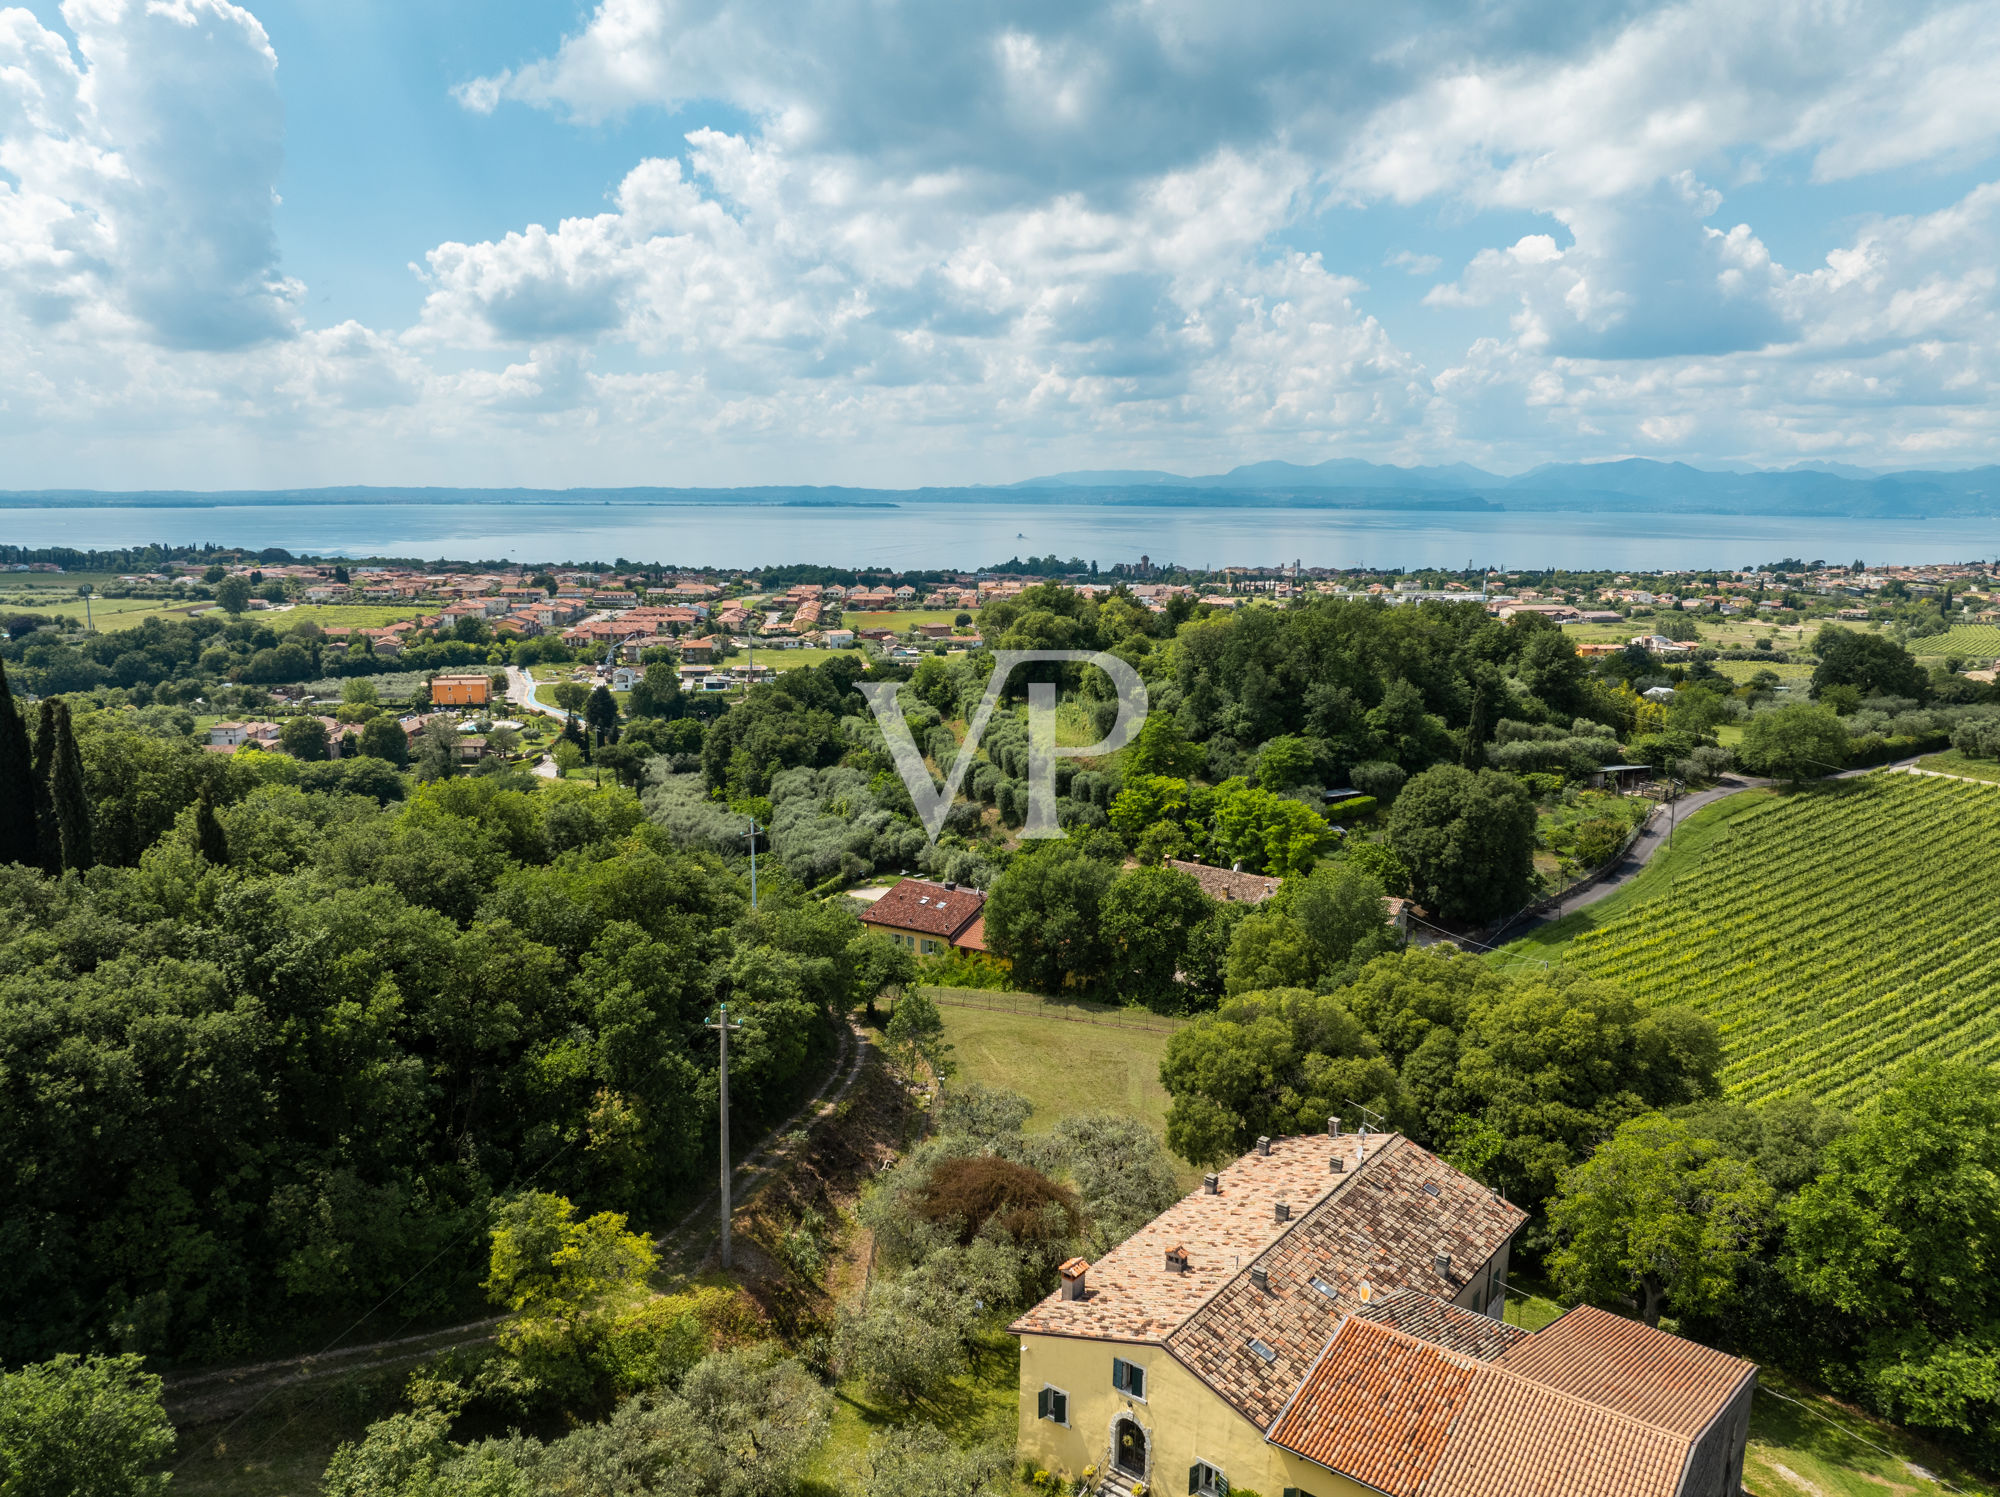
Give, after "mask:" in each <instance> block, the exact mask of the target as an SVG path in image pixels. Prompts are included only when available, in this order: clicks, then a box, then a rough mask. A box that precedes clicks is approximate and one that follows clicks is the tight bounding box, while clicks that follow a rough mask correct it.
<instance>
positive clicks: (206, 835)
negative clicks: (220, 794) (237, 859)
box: [194, 785, 229, 868]
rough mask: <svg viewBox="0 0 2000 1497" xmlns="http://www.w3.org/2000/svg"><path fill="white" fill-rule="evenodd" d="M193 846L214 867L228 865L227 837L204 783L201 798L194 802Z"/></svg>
mask: <svg viewBox="0 0 2000 1497" xmlns="http://www.w3.org/2000/svg"><path fill="white" fill-rule="evenodd" d="M194 846H195V851H196V852H198V853H200V854H201V855H202V856H203V857H204V858H206V859H207V860H208V861H209V862H211V863H213V864H215V866H216V867H218V868H226V867H228V866H229V837H228V834H227V833H225V832H224V831H223V830H222V823H221V822H220V821H218V820H216V816H215V802H214V801H213V800H212V799H210V798H209V793H208V787H207V786H206V785H204V786H202V790H201V798H200V799H199V800H197V801H196V802H195V803H194Z"/></svg>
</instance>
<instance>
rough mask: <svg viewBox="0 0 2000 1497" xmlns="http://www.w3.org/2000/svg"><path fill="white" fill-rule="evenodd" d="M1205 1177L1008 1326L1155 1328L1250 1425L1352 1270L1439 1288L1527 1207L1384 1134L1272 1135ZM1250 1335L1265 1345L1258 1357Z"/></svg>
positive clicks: (1283, 1389)
mask: <svg viewBox="0 0 2000 1497" xmlns="http://www.w3.org/2000/svg"><path fill="white" fill-rule="evenodd" d="M1335 1157H1338V1158H1339V1159H1340V1161H1341V1163H1342V1166H1343V1168H1342V1170H1341V1172H1340V1173H1338V1174H1336V1173H1333V1172H1332V1171H1331V1170H1330V1169H1329V1167H1328V1166H1329V1163H1330V1161H1331V1160H1332V1159H1333V1158H1335ZM1219 1183H1220V1187H1221V1189H1220V1192H1219V1194H1216V1195H1212V1196H1211V1195H1207V1194H1204V1193H1203V1192H1202V1191H1199V1190H1197V1191H1196V1192H1194V1193H1193V1194H1192V1195H1189V1196H1187V1197H1185V1198H1183V1199H1182V1200H1181V1201H1179V1202H1178V1203H1177V1204H1175V1205H1173V1206H1171V1207H1169V1208H1168V1209H1167V1210H1166V1211H1164V1212H1162V1213H1161V1214H1160V1215H1159V1216H1157V1217H1155V1218H1154V1219H1153V1220H1152V1221H1151V1222H1150V1223H1148V1224H1147V1225H1146V1226H1144V1227H1141V1228H1140V1229H1139V1230H1138V1231H1137V1232H1135V1233H1134V1234H1133V1235H1132V1236H1131V1237H1129V1238H1127V1239H1126V1240H1125V1241H1124V1242H1122V1243H1120V1244H1119V1245H1118V1246H1117V1247H1115V1248H1113V1249H1112V1250H1111V1251H1110V1252H1109V1253H1107V1254H1105V1256H1104V1257H1103V1258H1102V1259H1101V1260H1099V1261H1098V1262H1097V1263H1096V1264H1095V1265H1094V1266H1093V1267H1092V1268H1091V1270H1090V1277H1089V1282H1088V1293H1087V1294H1086V1296H1085V1297H1084V1298H1083V1299H1081V1300H1063V1299H1060V1298H1058V1297H1056V1296H1054V1295H1052V1296H1050V1297H1049V1298H1048V1299H1045V1300H1043V1301H1042V1302H1041V1303H1040V1304H1039V1305H1036V1306H1035V1307H1034V1308H1033V1309H1031V1310H1029V1311H1028V1312H1027V1313H1026V1314H1024V1315H1022V1316H1021V1318H1020V1319H1019V1320H1017V1321H1015V1322H1014V1325H1013V1327H1012V1329H1013V1330H1014V1331H1015V1332H1016V1333H1017V1334H1018V1333H1021V1332H1031V1333H1035V1334H1040V1335H1057V1336H1084V1337H1093V1338H1101V1339H1104V1340H1112V1341H1152V1342H1159V1343H1162V1344H1164V1345H1165V1346H1166V1347H1167V1349H1168V1350H1169V1351H1170V1352H1172V1353H1173V1355H1174V1356H1175V1358H1176V1359H1178V1360H1179V1361H1180V1362H1182V1363H1183V1364H1184V1365H1185V1366H1186V1367H1187V1368H1188V1369H1189V1370H1190V1371H1191V1372H1193V1373H1194V1374H1195V1375H1196V1376H1197V1377H1200V1378H1201V1379H1202V1380H1203V1381H1205V1382H1207V1383H1208V1384H1209V1386H1210V1387H1212V1388H1214V1389H1215V1390H1216V1391H1217V1392H1218V1393H1220V1394H1221V1395H1222V1396H1223V1397H1224V1398H1226V1399H1228V1400H1229V1402H1230V1403H1231V1404H1233V1405H1234V1406H1235V1407H1236V1408H1237V1409H1239V1410H1241V1411H1242V1412H1243V1414H1244V1415H1245V1417H1247V1418H1249V1419H1250V1420H1251V1421H1252V1422H1253V1423H1255V1424H1256V1425H1257V1426H1258V1427H1259V1428H1262V1427H1264V1426H1265V1425H1268V1424H1269V1423H1270V1422H1271V1419H1272V1418H1273V1417H1274V1416H1275V1415H1276V1414H1277V1412H1278V1410H1279V1409H1280V1408H1282V1407H1283V1405H1284V1403H1285V1400H1286V1399H1287V1398H1288V1397H1289V1396H1290V1395H1291V1392H1292V1390H1293V1389H1295V1388H1296V1387H1297V1386H1298V1385H1299V1381H1300V1379H1302V1378H1303V1377H1304V1376H1305V1373H1306V1369H1307V1368H1308V1367H1309V1366H1311V1364H1312V1360H1313V1358H1314V1357H1315V1356H1317V1355H1318V1354H1319V1351H1320V1348H1321V1347H1323V1346H1324V1345H1325V1344H1326V1341H1327V1338H1328V1337H1329V1336H1331V1335H1332V1334H1333V1332H1334V1328H1335V1327H1336V1326H1337V1325H1338V1324H1339V1322H1340V1318H1341V1316H1342V1315H1345V1314H1349V1313H1351V1312H1353V1311H1355V1310H1358V1309H1360V1308H1361V1307H1362V1306H1363V1305H1364V1304H1365V1303H1367V1301H1365V1300H1363V1298H1362V1297H1361V1295H1362V1288H1361V1286H1362V1285H1363V1284H1364V1283H1365V1284H1366V1285H1367V1286H1368V1293H1369V1295H1370V1296H1371V1297H1373V1296H1375V1295H1379V1294H1386V1293H1390V1292H1393V1291H1394V1290H1397V1289H1403V1288H1414V1289H1418V1290H1421V1291H1423V1292H1424V1293H1426V1294H1433V1295H1439V1296H1443V1297H1450V1296H1451V1295H1454V1294H1457V1293H1458V1292H1459V1290H1460V1289H1462V1288H1463V1287H1464V1284H1465V1282H1466V1276H1467V1275H1469V1274H1471V1273H1473V1272H1476V1271H1477V1270H1478V1269H1479V1267H1481V1266H1482V1265H1483V1264H1484V1263H1485V1262H1486V1260H1487V1259H1488V1258H1490V1257H1492V1255H1493V1254H1494V1253H1496V1252H1498V1251H1499V1249H1500V1246H1501V1244H1503V1243H1504V1242H1506V1241H1507V1239H1508V1238H1509V1237H1510V1236H1512V1235H1513V1233H1514V1232H1515V1231H1516V1230H1517V1229H1518V1228H1519V1227H1520V1225H1521V1223H1522V1222H1524V1221H1526V1220H1527V1215H1526V1213H1524V1212H1522V1211H1521V1210H1519V1209H1518V1208H1516V1207H1514V1206H1510V1205H1508V1204H1507V1203H1506V1202H1504V1201H1498V1200H1495V1199H1494V1198H1493V1196H1492V1194H1491V1193H1490V1192H1489V1191H1487V1190H1485V1189H1484V1188H1482V1187H1481V1186H1479V1185H1478V1184H1477V1183H1476V1182H1475V1181H1473V1180H1470V1179H1468V1178H1467V1177H1466V1176H1464V1175H1461V1174H1459V1173H1458V1172H1457V1171H1456V1170H1454V1169H1452V1168H1451V1167H1450V1166H1449V1165H1446V1164H1444V1163H1443V1162H1442V1161H1440V1160H1438V1159H1437V1158H1435V1157H1434V1156H1433V1155H1431V1154H1429V1153H1428V1152H1426V1151H1425V1150H1424V1149H1422V1148H1419V1147H1418V1146H1417V1145H1415V1144H1413V1143H1410V1142H1409V1141H1408V1140H1406V1139H1403V1138H1401V1137H1399V1136H1397V1135H1395V1134H1376V1135H1374V1136H1372V1137H1369V1138H1365V1139H1364V1138H1361V1137H1358V1136H1355V1135H1352V1134H1350V1135H1348V1136H1346V1137H1344V1138H1338V1139H1335V1138H1328V1137H1327V1136H1325V1135H1324V1134H1307V1135H1305V1136H1302V1137H1298V1138H1280V1139H1274V1140H1272V1143H1271V1152H1270V1153H1269V1154H1268V1155H1260V1154H1254V1153H1253V1154H1246V1155H1244V1157H1243V1158H1241V1159H1239V1160H1237V1161H1236V1163H1234V1164H1232V1165H1231V1166H1229V1168H1228V1169H1226V1170H1223V1171H1222V1172H1221V1174H1220V1176H1219ZM1426 1185H1430V1186H1433V1187H1435V1188H1436V1191H1437V1193H1436V1194H1435V1195H1433V1194H1431V1192H1430V1191H1428V1190H1426V1189H1425V1188H1424V1187H1425V1186H1426ZM1280 1201H1283V1202H1285V1203H1286V1205H1287V1206H1288V1207H1289V1208H1290V1209H1289V1215H1288V1219H1287V1220H1284V1221H1279V1220H1278V1219H1277V1213H1276V1210H1275V1207H1276V1205H1277V1203H1278V1202H1280ZM1172 1247H1184V1248H1185V1249H1186V1250H1187V1257H1188V1267H1187V1271H1186V1272H1185V1273H1175V1272H1172V1271H1170V1270H1168V1269H1167V1267H1166V1251H1167V1249H1168V1248H1172ZM1439 1253H1449V1254H1451V1255H1452V1262H1453V1270H1452V1273H1451V1275H1450V1276H1449V1277H1447V1276H1446V1275H1442V1274H1440V1273H1438V1272H1437V1269H1436V1266H1435V1264H1434V1262H1433V1258H1434V1256H1435V1255H1436V1254H1439ZM1253 1268H1256V1269H1260V1270H1262V1273H1263V1277H1264V1283H1263V1284H1262V1285H1259V1284H1258V1283H1257V1282H1256V1280H1255V1278H1254V1277H1253V1275H1252V1273H1251V1270H1252V1269H1253ZM1315 1280H1317V1281H1318V1282H1317V1284H1316V1283H1315V1282H1314V1281H1315ZM1252 1339H1255V1340H1259V1341H1261V1342H1263V1343H1264V1344H1265V1346H1267V1347H1269V1348H1270V1349H1271V1350H1272V1351H1273V1352H1274V1353H1275V1354H1276V1355H1275V1356H1274V1357H1273V1358H1271V1359H1270V1360H1269V1361H1266V1360H1265V1359H1264V1358H1263V1357H1261V1356H1259V1355H1257V1354H1256V1353H1255V1352H1254V1351H1252V1350H1251V1347H1250V1342H1251V1341H1252Z"/></svg>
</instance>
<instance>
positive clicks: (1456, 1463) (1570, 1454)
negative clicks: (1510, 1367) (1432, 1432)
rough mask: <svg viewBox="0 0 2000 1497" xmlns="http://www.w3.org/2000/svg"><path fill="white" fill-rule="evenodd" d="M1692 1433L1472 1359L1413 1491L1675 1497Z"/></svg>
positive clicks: (1426, 1494)
mask: <svg viewBox="0 0 2000 1497" xmlns="http://www.w3.org/2000/svg"><path fill="white" fill-rule="evenodd" d="M1692 1443H1693V1441H1691V1440H1689V1439H1688V1438H1687V1437H1686V1436H1683V1435H1677V1434H1674V1433H1672V1432H1671V1431H1668V1430H1664V1429H1656V1428H1654V1427H1653V1426H1652V1425H1650V1424H1642V1423H1640V1422H1639V1421H1638V1420H1636V1419H1627V1418H1626V1417H1625V1416H1624V1415H1622V1414H1614V1413H1612V1412H1611V1411H1610V1410H1608V1409H1601V1408H1598V1407H1596V1406H1595V1405H1593V1404H1588V1403H1585V1402H1584V1401H1583V1400H1581V1399H1578V1398H1571V1397H1570V1396H1569V1395H1568V1394H1566V1393H1559V1392H1557V1391H1556V1390H1555V1389H1553V1388H1544V1387H1542V1386H1541V1385H1540V1384H1539V1383H1532V1382H1529V1381H1528V1380H1527V1379H1526V1378H1518V1377H1513V1376H1511V1375H1509V1374H1508V1373H1505V1372H1502V1371H1500V1370H1499V1369H1498V1368H1497V1367H1480V1368H1479V1370H1478V1371H1477V1372H1476V1373H1474V1374H1473V1381H1472V1386H1471V1388H1470V1389H1469V1391H1468V1393H1467V1396H1466V1399H1465V1402H1464V1403H1463V1404H1462V1405H1461V1406H1460V1408H1459V1411H1458V1422H1457V1424H1456V1426H1455V1428H1454V1429H1453V1430H1452V1435H1451V1439H1450V1440H1449V1441H1447V1442H1446V1444H1445V1449H1444V1454H1443V1456H1442V1457H1441V1458H1440V1459H1439V1461H1438V1463H1437V1466H1436V1467H1435V1469H1433V1470H1432V1472H1431V1474H1430V1477H1429V1479H1428V1480H1426V1481H1425V1482H1424V1484H1423V1487H1422V1488H1421V1497H1674V1494H1675V1492H1676V1491H1677V1490H1678V1489H1679V1487H1680V1482H1681V1472H1682V1470H1683V1469H1685V1467H1686V1465H1687V1456H1688V1447H1689V1446H1690V1445H1691V1444H1692Z"/></svg>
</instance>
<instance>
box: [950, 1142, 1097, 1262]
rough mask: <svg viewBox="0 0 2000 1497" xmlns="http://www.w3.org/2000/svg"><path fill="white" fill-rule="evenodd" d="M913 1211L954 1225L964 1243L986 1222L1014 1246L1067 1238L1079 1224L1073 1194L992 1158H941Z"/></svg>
mask: <svg viewBox="0 0 2000 1497" xmlns="http://www.w3.org/2000/svg"><path fill="white" fill-rule="evenodd" d="M916 1208H917V1211H918V1213H919V1214H920V1215H921V1216H923V1218H924V1219H925V1220H926V1221H929V1222H932V1223H934V1224H936V1225H938V1226H946V1225H951V1224H955V1225H956V1227H957V1231H958V1241H959V1243H960V1244H961V1245H963V1244H966V1243H969V1242H971V1241H972V1239H973V1238H974V1237H976V1236H978V1235H979V1233H980V1231H981V1230H982V1229H983V1228H984V1227H985V1226H986V1224H987V1223H988V1222H989V1221H997V1222H998V1224H999V1225H1000V1226H1001V1227H1003V1228H1005V1229H1006V1231H1007V1233H1008V1235H1009V1236H1011V1237H1013V1238H1014V1239H1015V1240H1016V1241H1017V1242H1024V1243H1026V1242H1047V1241H1048V1240H1050V1239H1052V1238H1060V1239H1062V1240H1065V1241H1066V1240H1067V1239H1069V1238H1070V1237H1073V1236H1075V1235H1076V1232H1077V1229H1078V1228H1079V1226H1080V1225H1081V1219H1080V1216H1079V1213H1078V1211H1077V1206H1076V1195H1075V1193H1074V1192H1072V1191H1070V1190H1067V1189H1065V1188H1064V1187H1062V1186H1060V1185H1058V1184H1056V1183H1055V1182H1054V1181H1053V1180H1051V1179H1049V1178H1048V1176H1046V1175H1044V1174H1042V1173H1041V1172H1040V1171H1039V1170H1034V1169H1030V1168H1029V1167H1028V1166H1027V1165H1025V1164H1016V1163H1014V1162H1013V1161H1012V1160H1007V1159H999V1158H995V1157H993V1156H991V1155H988V1156H985V1157H982V1158H974V1159H945V1160H940V1161H939V1162H938V1163H937V1165H935V1166H934V1167H933V1168H932V1170H931V1176H930V1179H929V1181H928V1182H927V1183H926V1184H925V1186H924V1189H923V1191H922V1193H921V1194H920V1195H919V1196H918V1198H917V1201H916Z"/></svg>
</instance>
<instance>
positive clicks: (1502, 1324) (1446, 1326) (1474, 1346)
mask: <svg viewBox="0 0 2000 1497" xmlns="http://www.w3.org/2000/svg"><path fill="white" fill-rule="evenodd" d="M1354 1318H1355V1319H1357V1320H1370V1321H1374V1322H1375V1323H1376V1324H1377V1325H1386V1326H1388V1327H1389V1328H1390V1329H1392V1330H1398V1331H1401V1332H1402V1333H1403V1334H1404V1335H1406V1336H1415V1337H1416V1338H1417V1339H1418V1340H1419V1341H1428V1342H1430V1344H1431V1345H1433V1346H1442V1347H1444V1348H1445V1349H1446V1350H1447V1351H1455V1352H1457V1353H1459V1354H1460V1355H1461V1356H1467V1357H1471V1358H1472V1359H1473V1360H1474V1361H1476V1362H1490V1361H1492V1360H1493V1359H1494V1358H1495V1357H1497V1356H1499V1355H1500V1354H1501V1353H1502V1352H1504V1351H1505V1350H1507V1348H1508V1347H1510V1346H1513V1345H1514V1344H1516V1343H1517V1342H1521V1341H1525V1340H1527V1339H1528V1333H1527V1332H1526V1331H1524V1330H1522V1329H1521V1328H1520V1327H1519V1326H1517V1325H1509V1324H1507V1322H1506V1321H1504V1320H1495V1319H1494V1318H1493V1317H1492V1316H1491V1315H1482V1314H1481V1313H1480V1312H1479V1311H1477V1310H1468V1309H1465V1308H1464V1307H1463V1306H1461V1305H1449V1304H1446V1303H1445V1302H1444V1301H1443V1300H1441V1299H1436V1298H1434V1297H1433V1296H1431V1295H1428V1294H1424V1293H1422V1292H1421V1291H1419V1290H1415V1289H1399V1290H1397V1291H1396V1292H1395V1293H1394V1294H1391V1295H1389V1296H1387V1297H1386V1298H1382V1299H1377V1300H1374V1301H1372V1302H1371V1303H1369V1304H1368V1305H1367V1306H1366V1307H1365V1308H1363V1309H1361V1310H1358V1311H1356V1312H1355V1317H1354Z"/></svg>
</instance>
